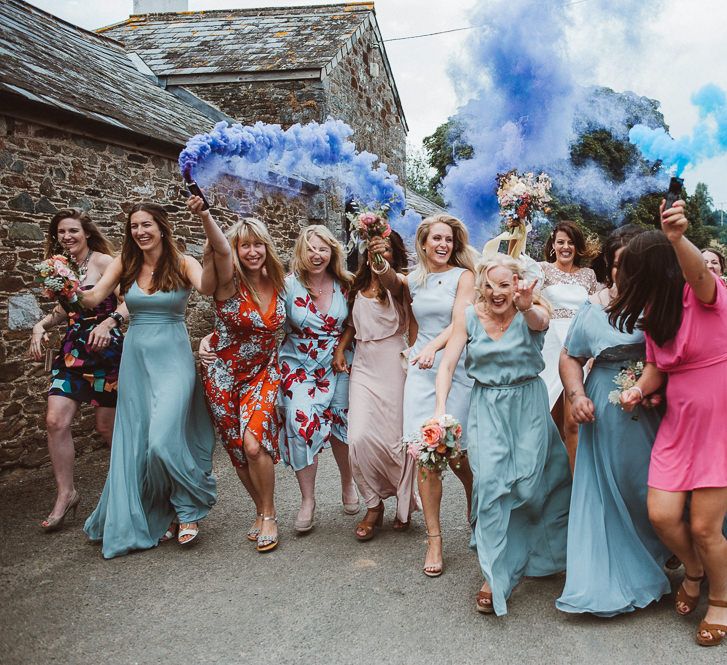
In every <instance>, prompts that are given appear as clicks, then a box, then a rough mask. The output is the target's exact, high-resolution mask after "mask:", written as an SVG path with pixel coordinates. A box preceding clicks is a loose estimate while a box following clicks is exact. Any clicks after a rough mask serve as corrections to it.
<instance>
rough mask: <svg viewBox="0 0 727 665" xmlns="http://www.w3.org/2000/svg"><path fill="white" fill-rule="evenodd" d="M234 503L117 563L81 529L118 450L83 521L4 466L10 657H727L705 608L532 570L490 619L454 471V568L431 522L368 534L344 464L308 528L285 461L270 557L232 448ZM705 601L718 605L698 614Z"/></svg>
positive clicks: (224, 500) (448, 499)
mask: <svg viewBox="0 0 727 665" xmlns="http://www.w3.org/2000/svg"><path fill="white" fill-rule="evenodd" d="M215 461H216V470H217V473H218V475H219V490H220V497H219V503H218V505H217V506H216V508H215V510H214V511H213V513H212V514H211V515H210V517H209V518H208V519H207V520H206V521H205V522H204V523H203V529H204V530H203V533H202V536H203V540H202V541H201V542H200V543H199V545H198V546H196V547H195V548H194V549H192V550H182V549H181V548H179V547H178V546H177V545H176V543H168V544H166V545H164V546H162V547H159V548H157V549H155V550H152V551H148V552H140V553H136V554H132V555H130V556H125V557H121V558H119V559H114V560H112V561H104V560H103V559H102V557H101V554H100V550H99V547H98V546H96V545H93V544H90V543H88V542H87V541H86V540H85V537H84V535H83V533H82V531H81V525H82V520H81V514H83V516H84V517H85V516H86V515H88V513H89V512H90V511H91V510H92V508H93V506H94V505H95V501H96V498H97V497H98V494H99V493H100V490H101V486H102V484H103V480H104V477H105V474H106V464H107V457H106V454H105V453H104V452H103V451H100V452H97V453H93V454H90V455H89V456H87V457H85V458H84V459H83V460H82V461H81V462H80V463H79V465H78V474H77V475H78V487H79V489H80V491H82V492H83V498H82V501H81V506H80V508H81V510H80V511H79V518H78V519H77V520H76V521H75V522H74V523H72V525H70V526H68V527H66V529H64V530H63V531H62V532H60V533H57V534H44V533H42V532H41V531H40V529H39V528H37V527H36V523H37V522H38V520H39V519H40V518H42V517H43V516H44V514H45V513H44V511H47V509H48V508H49V507H50V506H51V503H52V497H53V483H52V476H51V472H50V469H47V468H46V469H42V470H40V471H34V472H25V473H22V474H18V473H14V474H10V475H6V476H4V477H2V478H0V519H1V520H2V521H1V524H2V532H3V538H2V544H0V566H1V572H0V584H1V587H0V590H1V592H2V599H3V600H2V603H1V604H0V605H1V606H0V625H1V626H2V629H1V630H0V663H3V664H4V665H11V664H15V663H27V664H31V663H32V664H35V663H37V664H45V663H63V664H68V665H75V664H86V663H88V664H93V665H98V663H103V664H104V665H115V664H117V663H118V664H123V665H127V664H132V663H140V664H144V665H146V664H153V663H198V664H200V665H202V664H207V663H225V664H226V663H230V664H233V663H256V664H259V665H267V664H268V663H273V664H275V665H283V664H286V663H306V664H307V663H315V664H316V665H326V664H328V663H336V664H348V663H351V664H357V663H377V664H378V663H396V664H400V663H401V664H409V663H412V664H414V663H416V664H418V665H419V664H421V665H439V664H448V663H452V664H458V665H459V664H468V663H473V664H474V663H477V664H482V663H496V664H498V665H499V664H502V665H505V664H509V663H518V664H522V663H526V664H527V663H538V664H539V665H540V664H542V663H573V664H579V665H580V664H581V663H591V664H600V663H604V664H606V663H607V664H608V665H612V664H614V663H639V664H646V663H657V664H659V665H670V664H672V663H674V664H679V665H681V664H683V663H688V662H689V663H724V662H727V660H726V659H727V648H726V647H720V648H718V649H704V648H700V647H698V646H696V645H695V644H694V642H693V639H692V634H693V632H694V629H695V627H696V624H697V621H698V619H697V617H696V616H695V617H693V618H687V619H680V618H678V617H676V616H675V614H674V613H673V611H672V610H671V604H670V602H669V600H666V601H664V602H662V603H660V604H659V605H658V606H655V607H651V608H648V609H646V610H643V611H641V612H638V613H635V614H632V615H630V616H625V617H620V618H616V619H611V620H599V619H596V618H593V617H581V616H576V617H573V616H566V615H564V614H561V613H559V612H558V611H557V610H556V609H555V607H554V605H553V601H554V600H555V598H556V597H557V595H558V594H559V592H560V589H561V587H562V583H563V579H562V577H554V578H551V579H547V580H526V581H525V582H523V583H522V584H521V585H520V587H518V588H517V589H516V591H515V593H514V594H513V597H512V599H511V601H510V603H509V609H510V614H509V615H508V616H507V617H503V618H494V617H488V616H483V615H480V614H478V613H477V612H476V611H475V609H474V600H473V599H474V595H475V593H476V591H477V590H478V588H479V585H480V575H479V572H478V567H477V563H476V560H475V557H474V554H473V553H471V552H470V551H469V550H468V548H467V534H468V528H467V526H466V524H465V521H464V517H463V516H464V510H465V507H464V499H463V496H462V494H461V492H460V491H459V489H458V483H457V481H456V479H455V478H454V477H453V476H452V475H451V474H449V475H448V477H447V478H446V481H445V494H444V510H443V531H444V534H445V574H444V575H443V576H442V577H440V578H438V579H435V580H430V579H428V578H426V577H425V576H424V575H423V574H422V573H421V565H422V562H423V555H424V527H423V524H422V520H421V516H420V515H419V516H417V517H416V518H415V521H414V525H413V528H412V529H410V531H409V532H407V533H403V534H397V533H394V532H393V531H391V528H390V523H391V518H392V517H393V509H392V506H390V505H389V506H387V509H388V511H389V512H388V514H387V519H386V526H385V529H384V530H383V531H382V532H381V533H380V534H379V536H377V538H375V539H374V540H372V541H371V542H369V543H359V542H357V541H356V540H355V539H354V537H353V533H352V531H353V527H354V525H355V523H356V518H354V517H350V516H346V515H344V514H343V511H342V509H341V505H340V498H339V495H340V492H339V490H338V486H337V477H336V473H335V465H334V464H333V459H332V457H331V456H330V455H324V458H323V459H322V461H321V465H320V472H319V473H320V479H319V487H318V504H319V509H318V519H317V522H316V527H315V529H314V530H313V531H312V532H311V533H310V534H308V535H305V536H297V535H295V533H294V531H293V529H292V521H293V519H294V517H295V511H296V508H297V497H298V493H297V485H296V483H295V479H294V477H293V474H292V472H290V471H288V470H287V469H285V468H283V466H282V465H281V466H280V467H279V468H278V490H277V496H278V511H279V515H280V518H281V537H282V539H281V545H280V547H279V548H278V549H277V550H276V551H274V552H272V553H268V554H262V555H261V554H258V553H257V552H255V550H254V548H253V546H252V545H251V544H249V543H248V542H247V540H245V538H244V532H245V530H246V529H247V527H248V526H249V524H250V522H251V520H252V518H253V513H254V511H253V510H252V509H251V508H250V506H249V504H248V503H247V502H246V501H245V500H244V499H243V496H242V492H241V488H240V486H239V484H238V481H237V479H236V476H235V475H234V473H233V472H232V469H231V467H230V465H229V463H228V461H227V458H226V456H225V455H223V454H220V451H218V454H217V456H216V460H215ZM702 613H703V606H702V607H701V608H700V611H699V612H698V613H697V614H698V615H701V614H702Z"/></svg>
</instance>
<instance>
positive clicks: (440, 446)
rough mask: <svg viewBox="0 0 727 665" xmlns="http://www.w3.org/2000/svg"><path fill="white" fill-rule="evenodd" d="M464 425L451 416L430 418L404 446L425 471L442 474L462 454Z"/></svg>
mask: <svg viewBox="0 0 727 665" xmlns="http://www.w3.org/2000/svg"><path fill="white" fill-rule="evenodd" d="M461 439H462V425H460V424H459V422H458V421H457V420H456V419H455V418H454V417H453V416H450V415H449V414H445V415H443V416H438V417H435V418H430V419H429V420H427V421H426V422H425V423H424V424H423V425H422V427H421V430H420V431H419V432H418V433H417V434H416V435H415V436H413V437H411V438H408V439H404V446H405V448H406V452H407V454H409V455H410V456H411V457H412V458H413V459H414V460H416V463H417V464H418V465H419V466H420V467H421V468H423V469H427V470H429V471H436V472H438V473H441V472H442V471H444V470H445V469H446V468H447V466H448V465H449V461H450V460H456V459H457V458H459V456H460V455H461V454H462V447H461V445H460V440H461Z"/></svg>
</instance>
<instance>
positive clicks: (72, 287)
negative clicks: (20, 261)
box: [34, 254, 82, 312]
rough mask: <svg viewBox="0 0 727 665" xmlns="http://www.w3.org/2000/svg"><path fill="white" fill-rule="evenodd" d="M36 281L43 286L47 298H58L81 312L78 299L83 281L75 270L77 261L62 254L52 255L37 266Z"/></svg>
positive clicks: (70, 307) (68, 306)
mask: <svg viewBox="0 0 727 665" xmlns="http://www.w3.org/2000/svg"><path fill="white" fill-rule="evenodd" d="M34 268H35V272H36V273H37V274H36V276H35V281H36V282H38V283H39V284H40V285H41V286H42V291H43V295H44V296H45V297H46V298H58V300H59V301H60V302H61V304H62V305H65V306H66V307H67V308H68V309H70V310H71V311H76V312H80V311H81V309H82V307H81V304H80V302H79V301H78V292H79V291H80V289H81V282H80V280H79V279H78V276H77V274H76V271H75V263H74V262H73V261H72V260H71V259H69V258H68V257H66V256H63V255H62V254H56V255H55V256H51V257H50V258H48V259H45V261H41V262H40V263H37V264H36V265H35V266H34Z"/></svg>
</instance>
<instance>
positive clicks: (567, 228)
mask: <svg viewBox="0 0 727 665" xmlns="http://www.w3.org/2000/svg"><path fill="white" fill-rule="evenodd" d="M588 254H589V250H588V246H587V243H586V239H585V236H584V235H583V232H582V231H581V230H580V229H579V228H578V226H576V225H575V224H574V223H573V222H568V221H563V222H559V223H558V224H556V225H555V228H554V229H553V231H552V232H551V234H550V236H548V240H547V242H546V243H545V258H546V260H545V261H542V262H541V263H540V267H541V268H542V269H543V275H544V281H543V283H542V284H539V285H538V287H539V288H540V289H541V291H542V293H543V296H544V297H545V298H546V299H547V300H548V302H549V303H550V304H551V305H552V307H553V316H552V317H551V319H550V327H549V328H548V332H547V334H546V335H545V344H544V345H543V360H545V369H544V370H543V372H542V374H541V375H540V376H541V377H542V378H543V381H545V386H546V388H547V389H548V401H549V403H550V410H551V413H552V414H553V419H554V420H555V424H556V425H557V426H558V430H559V431H560V436H561V438H562V439H563V441H564V442H565V447H566V449H567V450H568V458H569V460H570V465H571V469H573V465H574V463H575V455H576V446H577V445H578V423H577V422H576V421H575V420H574V419H573V415H572V413H571V405H570V402H569V401H568V398H567V396H565V395H563V384H562V383H561V382H560V373H559V371H558V365H559V363H560V351H561V349H562V348H563V342H564V341H565V336H566V334H567V333H568V327H569V326H570V323H571V321H572V320H573V317H574V316H575V315H576V312H577V311H578V308H579V307H580V306H581V305H582V304H583V302H584V301H585V300H586V298H588V296H589V295H593V294H594V293H595V292H596V291H597V290H598V283H597V281H596V274H595V273H594V272H593V270H591V269H590V268H584V267H582V263H583V261H584V260H585V259H586V258H588Z"/></svg>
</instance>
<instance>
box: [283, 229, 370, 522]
mask: <svg viewBox="0 0 727 665" xmlns="http://www.w3.org/2000/svg"><path fill="white" fill-rule="evenodd" d="M290 269H291V273H292V274H290V275H288V277H286V279H285V309H286V317H287V318H286V324H285V339H284V341H283V344H282V346H281V348H280V369H281V373H282V383H281V387H280V402H279V404H280V409H281V412H282V415H283V418H284V421H285V429H284V431H283V436H281V445H280V452H281V455H282V457H283V460H284V461H285V463H286V464H287V465H289V466H291V467H293V469H294V470H295V475H296V477H297V479H298V484H299V485H300V492H301V505H300V510H299V511H298V515H297V517H296V520H295V529H296V530H297V531H298V532H301V533H302V532H306V531H310V529H311V528H312V527H313V519H314V511H315V506H316V500H315V481H316V471H317V469H318V454H319V453H320V452H321V450H323V448H324V447H329V446H330V447H331V449H332V451H333V456H334V458H335V460H336V463H337V465H338V469H339V472H340V474H341V494H342V496H341V500H342V503H343V508H344V511H345V512H346V513H347V514H356V513H357V512H358V511H359V504H358V494H357V493H356V487H355V485H354V483H353V476H352V475H351V466H350V464H349V459H348V446H347V444H346V440H347V435H346V428H347V425H348V422H347V421H348V375H347V374H346V373H338V374H336V373H334V371H333V368H332V363H333V352H334V351H335V349H336V345H337V344H338V342H339V340H340V337H341V333H342V332H343V327H344V324H345V322H346V319H347V318H348V303H347V300H346V294H347V292H348V289H349V287H350V285H351V275H350V274H349V273H348V271H346V269H345V268H344V250H343V247H342V246H341V243H339V242H338V240H336V238H335V237H334V236H333V234H332V233H331V232H330V231H329V230H328V229H327V228H326V227H325V226H321V225H312V226H308V227H306V228H304V229H303V230H302V231H301V233H300V235H299V236H298V240H297V241H296V243H295V248H294V249H293V258H292V260H291V264H290ZM348 361H350V356H349V360H348Z"/></svg>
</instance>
